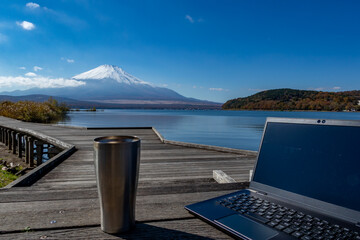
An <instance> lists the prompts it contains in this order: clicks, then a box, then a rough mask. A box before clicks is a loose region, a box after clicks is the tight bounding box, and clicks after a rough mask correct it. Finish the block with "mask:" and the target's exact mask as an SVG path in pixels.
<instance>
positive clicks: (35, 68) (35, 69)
mask: <svg viewBox="0 0 360 240" xmlns="http://www.w3.org/2000/svg"><path fill="white" fill-rule="evenodd" d="M40 70H43V68H42V67H38V66H34V71H35V72H37V71H40Z"/></svg>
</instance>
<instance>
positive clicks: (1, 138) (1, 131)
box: [0, 127, 3, 142]
mask: <svg viewBox="0 0 360 240" xmlns="http://www.w3.org/2000/svg"><path fill="white" fill-rule="evenodd" d="M2 133H3V128H2V127H0V142H3V134H2Z"/></svg>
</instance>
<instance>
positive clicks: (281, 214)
mask: <svg viewBox="0 0 360 240" xmlns="http://www.w3.org/2000/svg"><path fill="white" fill-rule="evenodd" d="M218 203H219V204H221V205H223V206H225V207H227V208H230V209H232V210H234V211H237V212H239V213H240V214H243V215H245V216H247V217H249V218H251V219H254V220H256V221H258V222H261V223H263V224H267V225H268V226H270V227H272V228H275V229H277V230H279V231H282V232H284V233H287V234H289V235H292V236H293V237H296V238H299V239H302V240H312V239H314V240H315V239H346V240H348V239H355V240H360V233H359V232H356V231H353V230H350V229H348V228H346V227H342V226H339V225H337V224H331V223H329V222H328V221H325V220H321V219H319V218H317V217H313V216H311V215H308V214H305V213H303V212H300V211H296V210H294V209H290V208H287V207H284V206H280V205H278V204H276V203H272V202H269V201H267V200H264V199H260V198H256V197H254V196H250V195H248V194H246V193H241V194H238V195H235V196H231V197H228V198H224V199H221V200H220V201H218Z"/></svg>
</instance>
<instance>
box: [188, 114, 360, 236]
mask: <svg viewBox="0 0 360 240" xmlns="http://www.w3.org/2000/svg"><path fill="white" fill-rule="evenodd" d="M185 209H187V210H188V211H189V212H190V213H192V214H194V215H195V216H197V217H199V218H200V219H202V220H204V221H206V222H208V223H210V224H212V225H214V226H215V227H217V228H219V229H220V230H222V231H224V232H225V233H227V234H229V235H231V236H232V237H234V238H239V239H252V240H264V239H303V240H309V239H357V240H359V239H360V121H355V120H324V119H291V118H267V120H266V123H265V128H264V132H263V136H262V140H261V144H260V148H259V154H258V157H257V161H256V164H255V167H254V171H253V175H252V178H251V181H250V186H249V188H248V189H244V190H240V191H237V192H234V193H231V194H227V195H224V196H220V197H216V198H213V199H209V200H206V201H202V202H199V203H195V204H191V205H188V206H185Z"/></svg>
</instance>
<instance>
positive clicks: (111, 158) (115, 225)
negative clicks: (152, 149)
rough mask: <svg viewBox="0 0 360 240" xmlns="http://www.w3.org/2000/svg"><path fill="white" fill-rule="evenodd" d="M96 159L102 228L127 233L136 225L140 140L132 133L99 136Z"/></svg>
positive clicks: (95, 151)
mask: <svg viewBox="0 0 360 240" xmlns="http://www.w3.org/2000/svg"><path fill="white" fill-rule="evenodd" d="M94 161H95V172H96V181H97V188H98V193H99V200H100V214H101V230H103V231H104V232H107V233H120V232H126V231H128V230H130V229H131V228H133V227H134V226H135V202H136V189H137V185H138V178H139V165H140V139H139V138H137V137H131V136H109V137H100V138H95V139H94Z"/></svg>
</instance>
